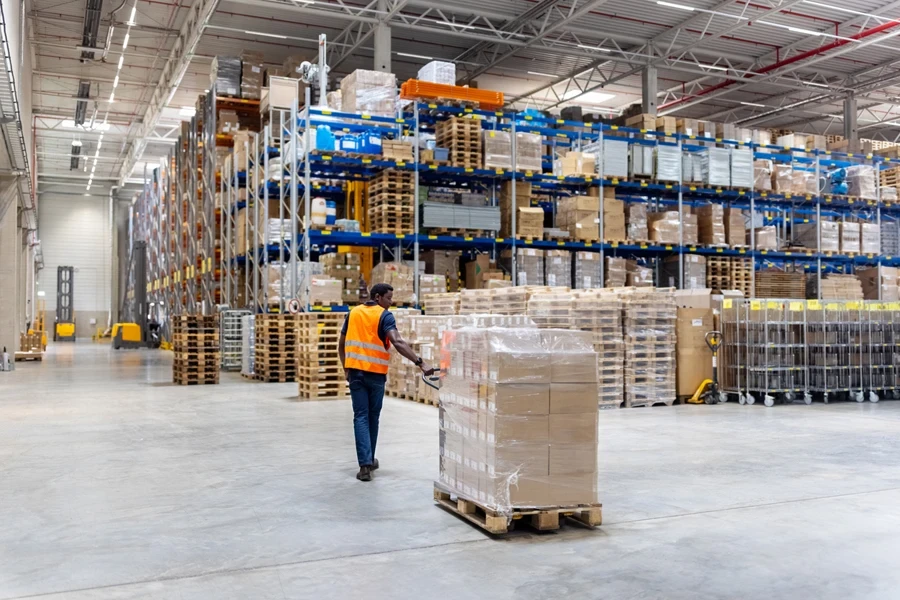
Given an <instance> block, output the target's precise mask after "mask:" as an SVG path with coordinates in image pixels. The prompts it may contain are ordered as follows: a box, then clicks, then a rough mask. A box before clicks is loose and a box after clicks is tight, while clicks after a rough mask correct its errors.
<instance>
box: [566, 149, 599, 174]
mask: <svg viewBox="0 0 900 600" xmlns="http://www.w3.org/2000/svg"><path fill="white" fill-rule="evenodd" d="M559 167H560V171H559V173H557V174H558V175H562V176H564V177H569V176H575V177H592V176H593V175H595V174H596V172H597V163H596V162H595V160H594V157H593V156H592V155H590V154H585V153H583V152H575V151H570V152H567V153H566V155H565V156H564V157H562V158H561V159H560V161H559Z"/></svg>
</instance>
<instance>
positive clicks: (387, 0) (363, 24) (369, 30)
mask: <svg viewBox="0 0 900 600" xmlns="http://www.w3.org/2000/svg"><path fill="white" fill-rule="evenodd" d="M408 1H409V0H371V2H369V3H368V4H367V5H366V6H365V8H364V9H363V10H365V11H366V12H367V13H369V14H373V15H376V22H375V23H371V22H369V21H359V22H353V23H351V24H349V25H347V27H345V28H344V29H343V31H341V32H340V33H339V34H337V35H336V36H335V37H334V39H333V40H329V41H328V44H329V45H328V48H329V50H331V52H329V56H328V66H329V67H331V68H332V69H336V68H338V67H339V66H340V65H341V64H342V63H343V62H344V61H345V60H347V59H348V58H350V57H351V56H353V55H354V54H356V52H357V50H359V49H360V48H361V47H362V45H363V44H365V43H366V42H367V41H369V39H371V37H372V36H373V35H374V34H375V29H376V28H377V27H378V26H379V25H386V24H388V22H389V21H390V20H391V19H392V18H393V17H394V15H396V14H397V13H399V12H400V11H401V10H403V8H404V7H405V6H406V4H407V2H408ZM380 3H383V4H384V6H379V4H380ZM332 49H333V50H332Z"/></svg>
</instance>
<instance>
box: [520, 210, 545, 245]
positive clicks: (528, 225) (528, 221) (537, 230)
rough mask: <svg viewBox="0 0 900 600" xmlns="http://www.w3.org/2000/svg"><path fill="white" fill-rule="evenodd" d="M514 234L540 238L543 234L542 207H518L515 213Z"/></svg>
mask: <svg viewBox="0 0 900 600" xmlns="http://www.w3.org/2000/svg"><path fill="white" fill-rule="evenodd" d="M516 234H517V235H520V236H527V237H535V238H540V237H543V235H544V209H543V208H538V207H535V208H531V207H520V208H518V209H517V213H516Z"/></svg>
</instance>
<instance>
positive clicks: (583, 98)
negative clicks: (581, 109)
mask: <svg viewBox="0 0 900 600" xmlns="http://www.w3.org/2000/svg"><path fill="white" fill-rule="evenodd" d="M615 97H616V95H615V94H607V93H604V92H582V91H581V90H578V89H572V90H569V91H567V92H566V93H565V94H563V96H562V99H563V100H573V101H574V102H577V103H579V104H593V105H601V104H603V103H604V102H607V101H608V100H612V99H613V98H615Z"/></svg>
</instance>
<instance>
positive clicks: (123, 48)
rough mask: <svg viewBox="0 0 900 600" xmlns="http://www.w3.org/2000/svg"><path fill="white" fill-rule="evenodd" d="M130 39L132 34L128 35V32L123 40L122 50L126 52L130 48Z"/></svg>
mask: <svg viewBox="0 0 900 600" xmlns="http://www.w3.org/2000/svg"><path fill="white" fill-rule="evenodd" d="M129 37H131V34H130V33H128V32H126V33H125V39H124V40H122V50H125V49H126V48H128V38H129Z"/></svg>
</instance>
